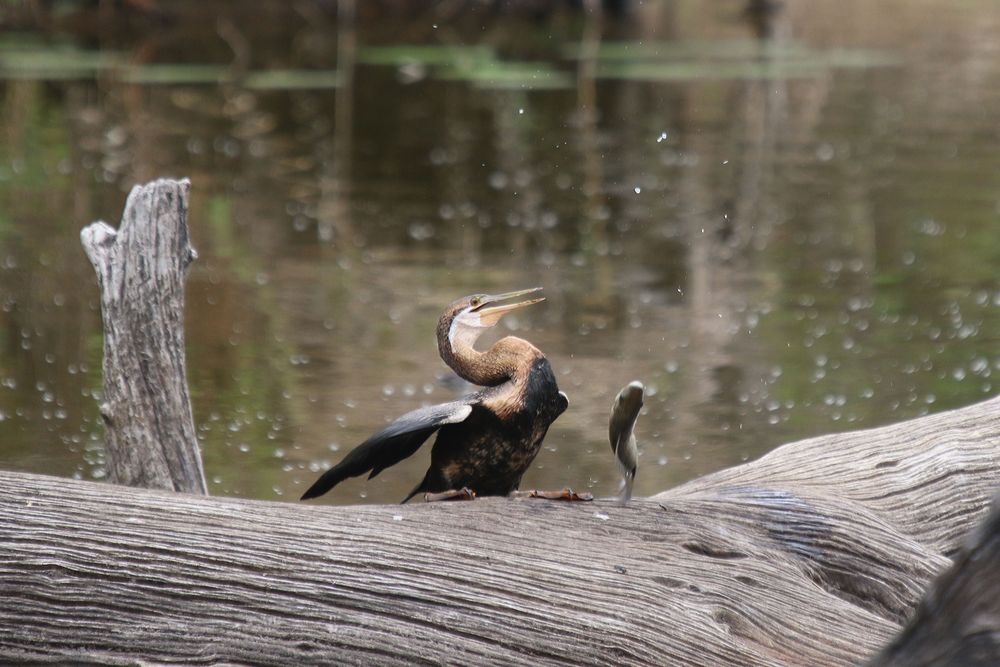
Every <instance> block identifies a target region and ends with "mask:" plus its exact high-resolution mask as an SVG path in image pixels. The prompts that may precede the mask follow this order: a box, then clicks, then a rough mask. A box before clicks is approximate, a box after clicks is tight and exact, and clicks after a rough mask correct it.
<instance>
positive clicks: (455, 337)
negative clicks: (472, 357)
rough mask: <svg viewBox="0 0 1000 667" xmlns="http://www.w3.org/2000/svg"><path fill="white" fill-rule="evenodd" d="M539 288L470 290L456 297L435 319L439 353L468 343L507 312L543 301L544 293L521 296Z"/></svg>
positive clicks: (447, 351)
mask: <svg viewBox="0 0 1000 667" xmlns="http://www.w3.org/2000/svg"><path fill="white" fill-rule="evenodd" d="M541 290H542V288H541V287H532V288H531V289H523V290H517V291H516V292H504V293H503V294H472V295H470V296H466V297H462V298H461V299H459V300H458V301H455V302H454V303H452V304H451V305H450V306H448V308H447V309H446V310H445V311H444V314H443V315H442V316H441V319H440V320H439V321H438V346H439V348H440V350H441V356H442V357H445V358H447V357H448V355H449V353H454V352H455V351H456V348H457V347H458V346H460V345H465V346H469V347H471V346H472V345H473V343H475V342H476V339H477V338H479V336H481V335H482V334H483V332H485V331H486V330H487V329H489V328H491V327H494V326H496V324H497V322H499V321H500V318H501V317H503V316H504V315H505V314H506V313H509V312H510V311H512V310H515V309H517V308H523V307H524V306H530V305H531V304H533V303H538V302H539V301H544V300H545V297H543V296H539V297H535V298H532V299H523V300H522V299H521V297H524V296H527V295H529V294H535V293H537V292H540V291H541Z"/></svg>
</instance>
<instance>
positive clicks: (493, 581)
mask: <svg viewBox="0 0 1000 667" xmlns="http://www.w3.org/2000/svg"><path fill="white" fill-rule="evenodd" d="M998 461H1000V398H996V399H993V400H990V401H987V402H984V403H981V404H978V405H974V406H971V407H968V408H963V409H960V410H955V411H952V412H947V413H941V414H937V415H933V416H930V417H924V418H921V419H917V420H913V421H910V422H905V423H902V424H898V425H894V426H888V427H884V428H881V429H875V430H870V431H863V432H858V433H852V434H841V435H831V436H825V437H822V438H815V439H812V440H807V441H803V442H799V443H793V444H791V445H786V446H785V447H782V448H779V449H778V450H776V451H775V452H772V453H771V454H769V455H767V456H765V457H764V458H762V459H760V460H759V461H756V462H752V463H749V464H746V465H743V466H739V467H736V468H733V469H731V470H726V471H722V472H720V473H716V474H713V475H708V476H706V477H704V478H701V479H699V480H695V481H694V482H691V483H689V484H686V485H684V486H681V487H679V488H677V489H674V490H671V491H667V492H665V493H662V494H659V495H658V496H655V497H653V498H651V499H644V500H638V501H636V502H633V503H632V504H630V505H629V506H628V507H619V506H617V505H616V504H613V503H611V502H608V501H601V502H595V503H570V504H563V503H557V502H548V501H537V500H507V499H486V500H477V501H475V502H471V503H438V504H429V505H419V504H418V505H413V506H409V505H408V506H360V507H303V506H297V505H291V504H280V503H269V502H262V501H247V500H237V499H209V498H202V497H195V496H188V495H177V494H168V493H162V492H156V491H148V490H141V489H130V488H124V487H116V486H107V485H98V484H93V483H87V482H76V481H71V480H62V479H54V478H48V477H40V476H33V475H23V474H14V473H0V553H2V554H3V555H2V556H0V628H2V629H3V632H2V633H0V661H3V662H8V661H14V660H24V659H30V660H50V661H56V662H82V661H87V662H92V663H93V662H97V663H106V664H123V663H128V664H131V663H133V662H134V661H136V660H142V661H151V662H178V661H179V662H184V663H188V664H209V663H215V662H237V663H253V664H441V663H448V664H497V665H507V664H533V665H537V664H574V665H579V664H594V665H623V664H636V665H638V664H655V665H671V664H677V665H712V666H716V665H803V664H808V665H846V664H857V663H858V662H861V661H863V660H864V659H865V658H867V657H868V656H871V655H873V654H874V653H875V652H876V651H877V650H878V648H879V647H880V646H882V645H884V644H885V643H886V642H887V641H888V640H889V639H890V638H891V637H892V635H893V634H895V633H896V632H897V631H898V630H899V628H900V627H901V625H902V624H903V622H904V621H905V619H906V617H907V616H908V615H909V614H910V613H911V611H912V610H913V609H914V608H915V606H916V604H917V602H918V599H919V597H920V595H921V592H922V591H923V590H924V588H925V587H926V586H927V584H928V582H929V581H930V580H931V579H932V577H933V576H934V575H935V574H936V573H938V572H939V571H941V570H942V569H943V568H944V567H946V566H947V565H948V563H949V560H948V558H947V556H948V555H949V554H953V553H954V552H955V551H956V549H957V548H958V546H959V544H960V539H961V535H962V534H963V533H964V532H965V531H967V530H968V529H969V528H970V527H971V526H972V525H973V523H974V522H976V521H977V520H978V519H979V518H981V517H982V516H983V514H984V513H985V511H986V508H987V505H988V499H989V497H990V495H991V493H992V491H993V490H994V489H995V488H997V487H998V486H1000V465H998Z"/></svg>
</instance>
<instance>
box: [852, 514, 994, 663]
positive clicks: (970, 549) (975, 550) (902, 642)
mask: <svg viewBox="0 0 1000 667" xmlns="http://www.w3.org/2000/svg"><path fill="white" fill-rule="evenodd" d="M937 665H962V666H963V667H995V666H996V665H1000V496H997V498H996V499H994V501H993V509H992V510H991V511H990V514H989V516H988V517H987V519H986V521H984V522H983V524H982V525H981V526H980V527H979V528H978V529H977V530H975V531H974V532H973V534H972V535H971V536H970V538H969V539H968V540H967V541H966V544H965V545H964V546H963V548H962V550H961V551H960V552H959V554H958V556H957V557H956V558H955V562H954V564H952V566H951V567H950V568H948V570H947V571H946V572H945V573H944V574H942V575H941V576H940V577H938V578H937V579H936V580H935V581H934V583H933V584H932V585H931V587H930V589H929V590H928V592H927V594H926V595H925V596H924V597H923V599H922V600H921V602H920V606H919V607H918V608H917V612H916V614H914V615H913V618H912V619H911V620H910V622H909V623H908V624H907V626H906V629H905V630H904V631H903V632H901V633H900V634H899V635H898V636H897V637H896V639H895V640H894V641H893V642H892V643H891V644H890V645H889V646H888V647H886V649H885V650H884V651H883V652H882V653H880V654H879V655H878V656H877V657H876V658H875V659H874V660H873V661H872V662H871V663H869V666H870V667H936V666H937Z"/></svg>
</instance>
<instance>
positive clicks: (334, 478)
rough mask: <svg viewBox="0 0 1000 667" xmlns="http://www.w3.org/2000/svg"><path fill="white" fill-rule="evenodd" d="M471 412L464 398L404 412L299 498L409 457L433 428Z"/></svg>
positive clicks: (455, 422) (453, 421)
mask: <svg viewBox="0 0 1000 667" xmlns="http://www.w3.org/2000/svg"><path fill="white" fill-rule="evenodd" d="M471 412H472V405H470V402H467V401H454V402H452V403H442V404H441V405H431V406H428V407H426V408H419V409H417V410H413V411H412V412H407V413H406V414H405V415H403V416H402V417H399V418H398V419H396V421H394V422H392V423H391V424H389V425H388V426H386V427H385V428H384V429H382V430H381V431H379V432H378V433H376V434H375V435H373V436H372V437H370V438H368V439H367V440H365V441H364V442H363V443H361V444H360V445H358V446H357V447H355V448H354V449H353V450H351V452H350V453H349V454H348V455H347V456H345V457H344V459H343V460H342V461H341V462H340V463H338V464H337V465H335V466H333V467H332V468H330V469H329V470H327V471H326V472H325V473H323V475H322V476H321V477H320V478H319V479H317V480H316V482H315V483H314V484H313V485H312V486H310V487H309V489H308V490H307V491H306V492H305V493H303V494H302V500H308V499H309V498H316V497H317V496H321V495H323V494H324V493H326V492H327V491H329V490H330V489H332V488H333V487H334V486H336V485H337V484H339V483H340V482H342V481H344V480H345V479H347V478H348V477H357V476H359V475H364V474H365V473H366V472H368V471H371V474H370V475H368V479H371V478H372V477H374V476H375V475H377V474H379V473H380V472H382V471H383V470H385V469H386V468H388V467H389V466H392V465H395V464H397V463H399V462H400V461H402V460H403V459H405V458H407V457H409V456H412V455H413V454H414V453H415V452H416V451H417V450H418V449H420V445H422V444H424V442H425V441H426V440H427V438H429V437H430V436H431V434H432V433H434V431H436V430H438V429H439V428H441V427H442V426H444V425H446V424H457V423H459V422H462V421H465V419H467V418H468V416H469V414H470V413H471Z"/></svg>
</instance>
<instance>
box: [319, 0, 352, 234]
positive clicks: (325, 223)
mask: <svg viewBox="0 0 1000 667" xmlns="http://www.w3.org/2000/svg"><path fill="white" fill-rule="evenodd" d="M355 17H356V14H355V3H354V0H340V2H338V3H337V93H336V98H335V100H334V110H333V114H334V127H333V156H332V161H331V160H323V161H322V162H323V167H324V171H325V172H326V173H324V174H323V176H322V177H321V178H320V201H319V210H318V213H319V215H318V221H317V224H316V233H317V235H318V236H319V240H320V241H331V240H333V238H334V235H335V234H336V236H337V237H339V238H338V239H337V240H338V243H339V245H340V246H341V247H347V244H346V243H344V242H345V241H347V240H348V239H350V237H351V220H350V215H351V211H350V202H349V199H350V190H351V188H350V181H351V153H352V150H351V146H352V143H351V140H352V138H353V121H354V61H355V56H356V53H357V26H356V22H355Z"/></svg>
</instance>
